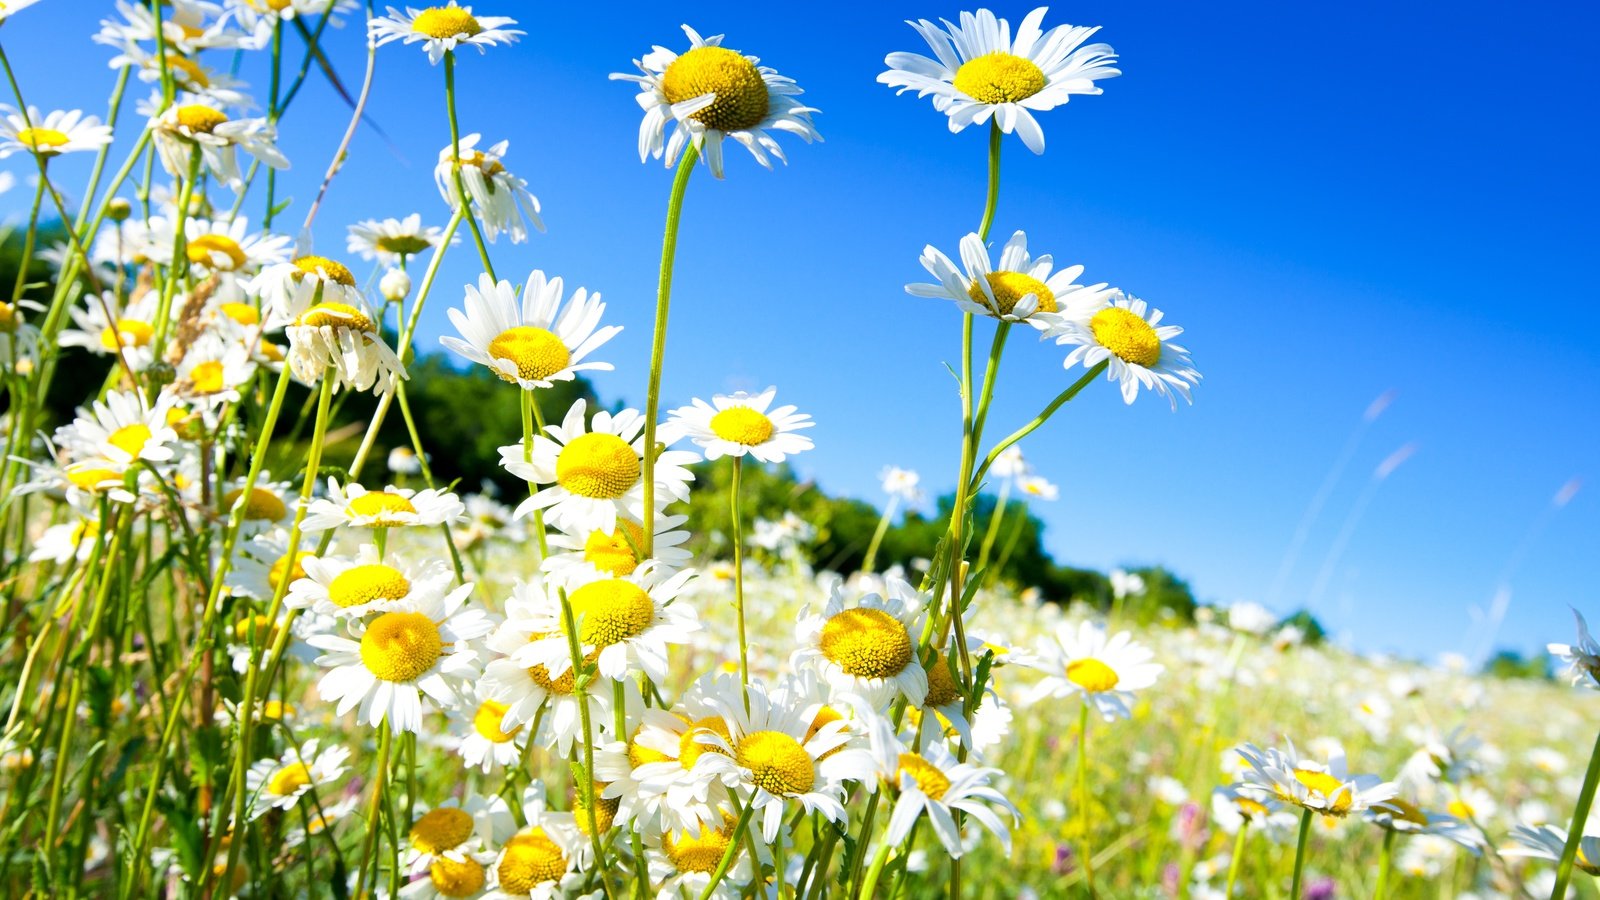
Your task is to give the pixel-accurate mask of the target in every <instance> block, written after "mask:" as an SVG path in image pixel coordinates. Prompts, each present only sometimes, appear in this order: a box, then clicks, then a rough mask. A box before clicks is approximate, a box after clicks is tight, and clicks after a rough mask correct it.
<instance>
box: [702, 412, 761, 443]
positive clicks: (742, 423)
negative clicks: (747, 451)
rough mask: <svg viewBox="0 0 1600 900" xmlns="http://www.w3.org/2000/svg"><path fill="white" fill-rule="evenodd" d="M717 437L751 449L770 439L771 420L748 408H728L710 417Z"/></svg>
mask: <svg viewBox="0 0 1600 900" xmlns="http://www.w3.org/2000/svg"><path fill="white" fill-rule="evenodd" d="M711 430H712V432H713V433H715V434H716V436H717V437H719V438H722V439H723V440H725V441H732V442H733V443H735V444H743V445H745V446H746V447H751V446H754V445H756V444H764V443H766V442H767V439H768V438H770V437H772V420H771V419H769V418H767V417H766V416H764V415H762V414H761V413H758V412H756V411H755V410H753V409H751V408H750V407H748V406H730V407H728V408H727V409H725V410H723V411H722V412H719V413H717V414H716V415H714V416H712V417H711Z"/></svg>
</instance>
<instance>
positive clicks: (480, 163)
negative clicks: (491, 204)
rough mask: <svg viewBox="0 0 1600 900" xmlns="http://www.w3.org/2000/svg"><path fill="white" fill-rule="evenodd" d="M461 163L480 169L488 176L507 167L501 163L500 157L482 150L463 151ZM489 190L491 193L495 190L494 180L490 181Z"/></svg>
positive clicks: (498, 172) (496, 173)
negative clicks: (497, 157)
mask: <svg viewBox="0 0 1600 900" xmlns="http://www.w3.org/2000/svg"><path fill="white" fill-rule="evenodd" d="M461 164H462V165H463V166H472V167H474V168H476V169H478V170H479V171H481V172H483V174H484V176H485V177H487V178H493V177H494V176H496V175H498V174H500V173H501V172H504V171H505V170H506V167H505V166H503V165H501V164H500V160H499V159H496V158H495V157H493V156H490V155H489V154H487V153H484V152H483V151H482V150H469V151H467V152H465V153H462V154H461ZM489 191H490V193H493V192H494V182H492V181H491V182H489Z"/></svg>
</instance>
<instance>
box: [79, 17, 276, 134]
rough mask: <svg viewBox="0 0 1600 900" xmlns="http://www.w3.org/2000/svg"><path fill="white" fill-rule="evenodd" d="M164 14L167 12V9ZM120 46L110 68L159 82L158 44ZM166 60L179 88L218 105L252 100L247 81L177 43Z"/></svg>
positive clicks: (245, 105) (245, 104) (238, 104)
mask: <svg viewBox="0 0 1600 900" xmlns="http://www.w3.org/2000/svg"><path fill="white" fill-rule="evenodd" d="M302 2H304V0H302ZM164 14H170V10H168V11H167V12H166V13H164ZM269 34H270V32H269ZM121 50H122V52H121V53H118V54H117V55H116V56H113V57H112V58H111V59H110V60H108V65H110V67H111V68H113V69H122V68H126V67H129V66H132V67H134V72H135V74H137V75H138V77H139V80H140V81H142V82H144V83H145V84H149V85H155V84H158V83H160V81H161V79H162V65H161V53H160V51H159V48H155V47H152V48H150V49H148V50H147V49H145V48H144V47H141V46H139V45H137V44H122V45H121ZM166 62H167V64H166V74H167V75H168V76H170V77H171V78H172V83H173V84H174V85H175V86H176V87H177V89H178V90H180V91H185V92H187V93H190V94H194V95H196V96H205V97H209V98H211V99H213V100H215V101H217V104H218V105H221V106H234V107H239V108H241V109H243V108H248V107H249V106H250V105H251V103H252V102H253V101H252V100H251V99H250V93H249V91H248V85H246V84H245V83H244V82H243V81H240V80H238V79H237V78H234V77H233V76H231V75H229V74H228V73H226V72H219V71H217V70H216V69H213V68H211V67H210V66H207V65H204V64H202V63H201V62H200V61H199V58H198V57H189V56H185V55H183V54H182V53H179V52H178V50H177V48H176V47H169V48H168V50H167V60H166Z"/></svg>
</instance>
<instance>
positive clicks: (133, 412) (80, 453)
mask: <svg viewBox="0 0 1600 900" xmlns="http://www.w3.org/2000/svg"><path fill="white" fill-rule="evenodd" d="M173 403H174V398H173V396H172V395H171V394H170V393H166V392H163V393H162V394H161V395H160V396H158V397H157V398H156V402H155V403H154V405H152V406H150V407H149V408H146V407H145V403H144V397H143V396H142V395H141V394H140V393H139V392H137V391H111V392H110V393H108V394H106V397H105V399H104V400H96V401H94V403H93V404H92V405H91V406H89V407H88V408H79V410H78V416H77V418H75V419H73V420H72V421H71V422H69V423H67V424H66V425H63V426H61V427H60V428H57V429H56V434H55V440H56V443H57V444H59V445H61V446H62V447H64V448H66V449H67V451H68V452H69V453H71V454H72V455H73V456H76V457H89V458H92V459H95V460H101V461H104V462H107V463H109V464H111V465H112V466H113V467H114V470H115V471H117V472H119V473H120V472H122V471H124V470H126V469H127V468H128V467H130V466H133V465H136V464H137V463H138V462H139V461H141V460H143V461H146V462H152V463H159V462H166V461H168V460H170V459H172V458H173V449H172V448H171V447H169V446H167V445H168V444H171V443H174V442H176V441H177V440H178V434H177V432H175V431H173V430H172V426H170V425H168V424H167V423H168V421H169V420H170V419H171V413H172V407H173Z"/></svg>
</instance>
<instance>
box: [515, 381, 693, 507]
mask: <svg viewBox="0 0 1600 900" xmlns="http://www.w3.org/2000/svg"><path fill="white" fill-rule="evenodd" d="M587 409H588V407H587V404H586V403H585V402H584V401H583V400H579V401H577V402H575V403H573V404H572V406H571V408H569V409H568V410H567V415H566V418H565V419H563V420H562V422H561V424H559V425H548V426H546V427H545V434H540V435H535V436H534V439H533V448H532V459H529V460H524V458H523V454H524V452H525V451H524V448H523V446H522V444H520V443H518V444H511V445H509V446H505V447H501V448H500V465H501V466H503V467H504V468H505V469H506V471H508V472H510V473H511V474H513V475H515V476H517V477H518V478H521V479H522V480H524V481H526V482H529V483H530V484H542V485H546V487H543V488H541V489H540V490H539V491H538V492H537V493H535V494H534V495H533V496H532V497H529V498H528V499H527V500H524V501H523V502H522V503H521V504H520V505H519V506H518V507H517V510H516V513H515V515H516V516H517V518H521V517H523V516H525V515H527V514H528V513H530V512H532V511H533V510H535V509H544V510H547V513H546V518H547V520H548V521H550V522H552V523H554V524H555V525H556V527H558V528H560V529H561V530H563V531H566V532H569V533H578V534H585V533H588V532H590V531H602V532H611V531H615V530H616V528H617V521H618V520H619V519H621V518H624V517H626V518H629V519H631V520H633V521H635V522H639V521H643V520H644V481H643V474H644V417H643V416H642V415H640V414H639V411H638V410H633V409H625V410H623V411H622V412H620V413H617V414H616V415H612V414H611V413H608V412H605V411H601V412H597V413H595V414H594V420H593V421H592V422H591V423H590V424H589V426H588V428H585V427H584V421H583V420H584V414H585V412H586V411H587ZM697 459H699V454H696V453H693V452H690V451H687V450H665V451H662V452H661V454H660V455H659V456H657V457H656V463H655V479H656V498H657V501H658V502H659V501H661V500H665V499H666V498H671V499H673V500H683V501H686V500H688V499H689V482H690V481H693V480H694V473H692V472H690V471H689V470H688V469H687V468H685V466H688V465H689V464H690V463H693V462H694V461H695V460H697Z"/></svg>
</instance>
